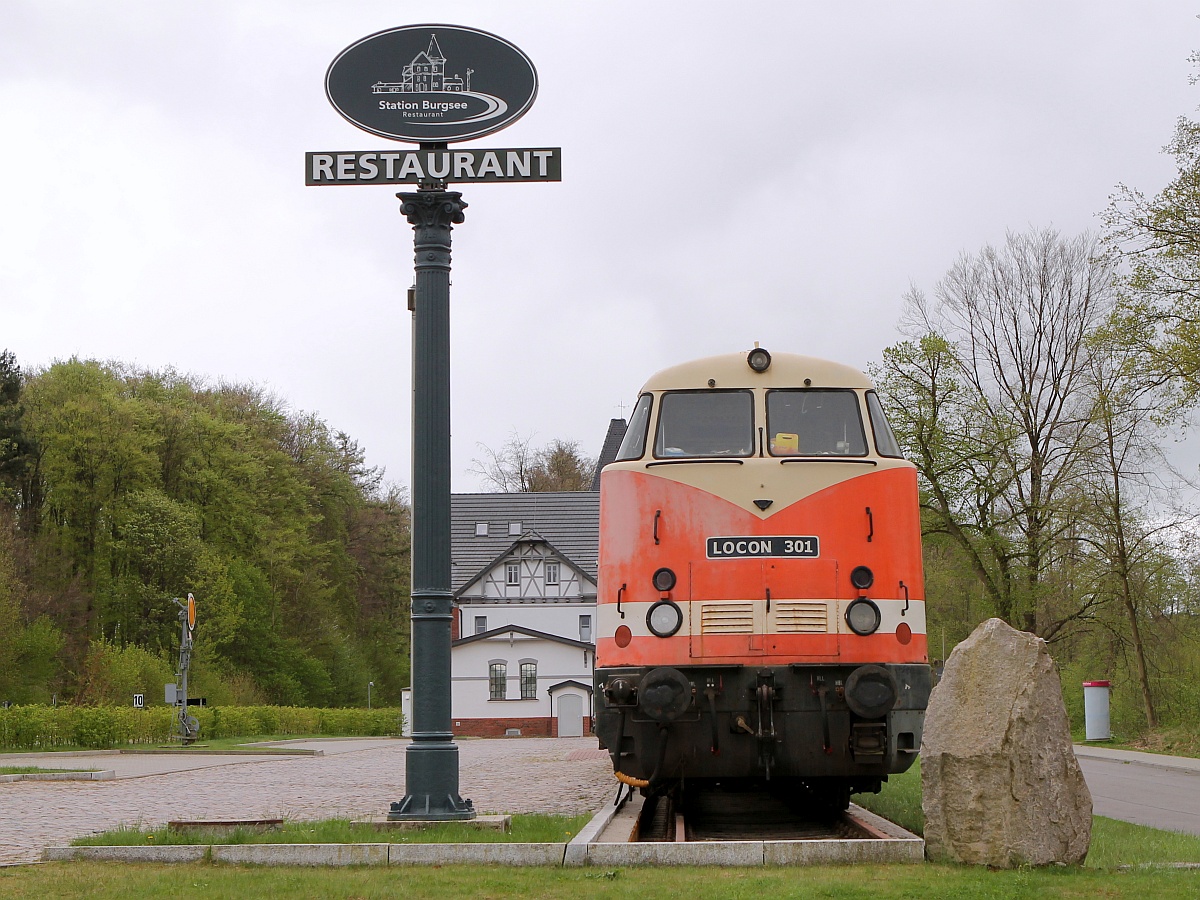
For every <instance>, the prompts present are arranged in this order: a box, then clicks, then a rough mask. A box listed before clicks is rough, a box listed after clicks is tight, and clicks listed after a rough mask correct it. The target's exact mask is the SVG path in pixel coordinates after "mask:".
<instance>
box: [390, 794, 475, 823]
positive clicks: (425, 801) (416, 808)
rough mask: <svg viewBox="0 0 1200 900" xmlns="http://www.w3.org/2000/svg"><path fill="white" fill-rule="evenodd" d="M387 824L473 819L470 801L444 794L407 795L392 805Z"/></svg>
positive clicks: (473, 810) (472, 807)
mask: <svg viewBox="0 0 1200 900" xmlns="http://www.w3.org/2000/svg"><path fill="white" fill-rule="evenodd" d="M387 818H388V821H389V822H461V821H465V820H467V819H474V818H475V807H474V806H472V805H471V801H470V800H464V799H463V798H462V797H458V796H454V795H451V794H445V795H442V796H434V795H432V794H409V795H408V796H406V797H405V798H404V799H403V800H400V801H398V802H396V803H393V804H392V808H391V810H390V811H389V812H388V814H387Z"/></svg>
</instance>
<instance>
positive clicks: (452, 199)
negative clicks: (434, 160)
mask: <svg viewBox="0 0 1200 900" xmlns="http://www.w3.org/2000/svg"><path fill="white" fill-rule="evenodd" d="M396 197H397V198H399V200H400V212H402V213H403V214H404V217H405V218H406V219H408V224H409V225H411V226H412V227H413V228H446V229H449V227H450V226H451V225H461V224H462V223H463V221H464V220H465V218H466V217H465V216H464V215H463V210H464V209H466V208H467V204H466V203H464V202H463V198H462V194H460V193H459V192H458V191H420V192H418V193H414V194H407V193H405V194H397V195H396Z"/></svg>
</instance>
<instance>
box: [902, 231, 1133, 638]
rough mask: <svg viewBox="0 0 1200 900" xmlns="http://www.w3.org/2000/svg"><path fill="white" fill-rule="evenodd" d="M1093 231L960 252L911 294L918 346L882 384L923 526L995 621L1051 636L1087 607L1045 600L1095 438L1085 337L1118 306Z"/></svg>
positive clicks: (1086, 602) (909, 346)
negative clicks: (951, 548) (951, 543)
mask: <svg viewBox="0 0 1200 900" xmlns="http://www.w3.org/2000/svg"><path fill="white" fill-rule="evenodd" d="M1111 284H1112V271H1111V267H1110V265H1109V264H1108V263H1107V262H1106V261H1105V260H1103V259H1102V258H1101V257H1100V255H1099V254H1098V253H1097V252H1096V244H1095V241H1094V239H1093V238H1092V237H1091V236H1090V235H1083V236H1080V237H1077V238H1074V239H1066V238H1063V237H1062V236H1060V235H1059V234H1058V233H1057V232H1056V231H1054V230H1052V229H1044V230H1038V231H1032V232H1030V233H1027V234H1014V233H1010V234H1009V235H1008V237H1007V240H1006V241H1005V243H1004V246H1003V247H1001V248H999V249H997V248H994V247H991V246H988V247H985V248H983V250H981V251H980V252H979V253H977V254H974V255H971V254H966V253H964V254H963V255H962V256H961V257H960V258H959V260H958V261H957V262H956V263H955V264H954V266H953V267H952V268H951V269H950V271H949V272H947V274H946V276H945V277H944V278H943V279H942V280H941V281H940V282H939V283H938V284H937V286H936V288H935V291H934V295H933V297H932V299H931V298H929V297H927V296H926V295H925V294H923V293H922V292H920V291H919V290H916V289H913V290H912V291H911V292H910V293H909V295H908V298H907V300H908V319H907V323H906V325H907V328H908V329H909V330H910V333H911V334H912V335H913V337H914V340H913V341H909V342H906V343H903V344H900V345H897V347H894V348H889V351H888V352H886V353H885V358H884V364H883V368H882V370H881V371H880V381H881V388H882V389H883V390H884V391H885V393H887V394H889V395H890V396H891V400H892V404H891V405H892V407H893V409H894V411H895V415H896V417H897V419H898V422H897V424H898V425H899V430H900V431H901V432H902V433H903V434H904V436H905V438H906V442H907V443H908V445H909V447H910V449H912V450H913V452H914V456H915V457H916V461H917V464H918V467H919V468H920V470H921V475H922V479H923V482H924V487H925V491H924V495H923V500H924V504H925V509H926V511H927V522H928V527H929V528H930V529H932V530H935V531H939V532H943V533H945V534H947V535H949V536H950V537H952V538H953V539H954V540H955V541H956V542H957V543H959V545H960V546H961V547H962V549H963V550H964V551H965V552H966V554H967V556H968V558H969V559H970V560H971V563H972V566H973V568H974V569H975V572H976V575H977V576H978V577H979V578H980V580H981V582H982V583H983V584H984V586H985V588H986V590H987V593H988V595H989V597H990V599H991V602H992V604H993V605H994V607H995V609H996V611H997V613H998V614H999V615H1000V616H1002V617H1003V618H1004V619H1006V620H1007V621H1009V622H1010V623H1012V624H1014V625H1017V626H1018V627H1022V628H1025V629H1026V630H1028V631H1033V632H1036V633H1038V634H1041V635H1042V636H1043V637H1047V638H1054V637H1056V636H1059V635H1060V634H1061V633H1062V632H1063V630H1064V629H1065V628H1068V627H1069V626H1070V625H1071V624H1072V623H1074V622H1077V621H1078V620H1080V619H1081V618H1085V617H1086V616H1087V615H1088V614H1089V612H1090V611H1091V609H1092V607H1093V605H1094V604H1095V603H1098V602H1099V600H1098V599H1095V598H1088V597H1086V596H1085V597H1082V598H1076V599H1079V600H1080V602H1078V603H1076V604H1075V605H1074V606H1072V607H1070V608H1067V609H1063V608H1055V607H1052V606H1051V605H1050V604H1048V603H1046V602H1045V601H1046V593H1047V591H1048V588H1049V586H1048V585H1047V581H1046V579H1047V575H1048V573H1050V572H1051V571H1052V570H1053V569H1054V568H1055V566H1056V563H1057V562H1058V556H1059V554H1060V553H1062V552H1063V549H1064V544H1063V538H1064V534H1065V531H1066V529H1067V527H1068V525H1067V522H1068V521H1069V517H1067V516H1062V515H1059V512H1060V511H1061V510H1062V509H1063V508H1064V507H1065V505H1067V504H1069V503H1070V502H1073V500H1074V497H1075V493H1076V492H1077V491H1078V490H1079V488H1080V485H1081V484H1082V480H1083V477H1084V474H1085V471H1086V466H1085V462H1086V460H1087V459H1088V454H1089V452H1090V451H1091V449H1092V447H1093V446H1094V444H1095V442H1096V440H1097V436H1096V435H1095V433H1094V431H1095V429H1094V428H1093V427H1092V421H1091V414H1092V410H1093V397H1092V391H1091V386H1090V384H1089V381H1088V371H1089V369H1088V366H1089V362H1090V358H1091V355H1092V354H1093V352H1094V350H1093V345H1092V343H1091V342H1090V341H1089V337H1090V336H1091V335H1092V334H1093V333H1094V332H1095V331H1096V330H1097V329H1098V328H1099V326H1100V325H1101V323H1102V322H1103V321H1104V320H1105V317H1106V316H1107V315H1108V313H1109V311H1110V310H1111V308H1112V306H1113V291H1112V287H1111Z"/></svg>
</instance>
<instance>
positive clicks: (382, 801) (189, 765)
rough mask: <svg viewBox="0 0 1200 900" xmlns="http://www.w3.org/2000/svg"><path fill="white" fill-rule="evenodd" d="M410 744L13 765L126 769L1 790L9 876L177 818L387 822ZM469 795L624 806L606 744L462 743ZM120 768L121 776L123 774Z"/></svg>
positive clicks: (548, 807)
mask: <svg viewBox="0 0 1200 900" xmlns="http://www.w3.org/2000/svg"><path fill="white" fill-rule="evenodd" d="M408 743H409V742H408V741H406V740H395V739H390V740H389V739H379V740H347V741H338V740H323V741H304V742H296V743H295V746H298V747H304V748H312V749H320V750H322V751H323V752H324V755H323V756H288V757H278V756H206V755H186V756H162V755H130V754H120V755H114V754H104V755H97V756H75V757H71V758H69V759H64V758H63V757H62V756H58V757H55V758H53V759H52V760H51V758H47V757H35V756H32V755H30V756H22V757H21V758H20V762H19V763H17V762H15V761H13V758H12V757H10V758H9V759H6V760H5V762H7V763H8V764H10V765H16V764H19V765H40V766H43V767H45V768H98V769H114V770H117V772H118V774H117V780H116V781H98V782H89V781H69V782H46V781H19V782H14V783H12V784H0V865H4V864H13V863H25V862H33V861H35V860H37V859H39V858H40V857H41V852H42V849H43V848H44V847H46V846H49V845H52V844H54V845H60V844H66V843H68V842H69V841H70V840H71V839H72V838H74V837H78V836H80V835H84V834H89V833H91V832H95V831H106V830H108V829H111V828H116V827H118V826H119V825H144V826H159V825H162V824H165V823H166V822H167V821H169V820H171V819H251V818H253V819H258V818H272V817H279V816H282V817H285V818H290V819H328V818H334V817H358V816H368V815H381V814H384V813H386V812H387V809H388V805H389V804H390V803H391V802H392V801H393V800H399V799H401V798H402V797H403V796H404V793H405V790H404V751H405V748H406V747H407V746H408ZM458 748H459V785H460V792H461V794H462V796H463V797H469V798H471V799H472V800H473V801H474V804H475V808H476V809H477V810H479V811H480V812H481V813H535V812H544V813H563V814H577V813H588V812H593V811H595V810H596V809H598V808H599V807H600V806H601V805H602V804H604V803H605V802H606V801H609V800H611V799H612V798H613V797H614V796H615V795H616V782H615V781H614V780H613V777H612V768H611V764H610V763H609V761H608V755H607V754H606V753H603V752H602V751H599V750H597V749H596V739H595V738H501V739H484V740H472V739H459V741H458ZM118 767H119V768H118Z"/></svg>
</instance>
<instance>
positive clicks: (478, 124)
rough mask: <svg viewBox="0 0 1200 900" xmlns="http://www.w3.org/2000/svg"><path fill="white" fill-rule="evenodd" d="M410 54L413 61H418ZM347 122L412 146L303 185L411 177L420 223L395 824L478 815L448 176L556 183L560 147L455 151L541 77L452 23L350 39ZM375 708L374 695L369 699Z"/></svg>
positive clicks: (308, 176) (334, 160) (334, 83)
mask: <svg viewBox="0 0 1200 900" xmlns="http://www.w3.org/2000/svg"><path fill="white" fill-rule="evenodd" d="M410 60H411V62H410ZM325 93H326V95H327V96H328V98H329V102H330V103H331V104H332V105H333V107H334V109H336V110H337V111H338V113H339V114H340V115H341V116H343V117H344V118H345V119H346V120H347V121H349V122H350V123H351V124H353V125H354V126H356V127H357V128H361V129H363V130H364V131H368V132H370V133H372V134H375V135H379V136H381V137H385V138H389V139H391V140H397V141H408V142H410V143H414V144H418V145H419V149H418V150H416V151H386V152H383V151H362V152H344V153H342V152H339V153H308V154H307V155H306V156H305V183H306V184H308V185H334V184H338V185H346V184H415V185H417V186H418V189H417V191H416V192H414V193H404V194H397V195H396V196H397V197H399V199H400V211H401V212H402V213H403V214H404V216H405V218H406V219H408V222H409V224H410V225H412V228H413V247H414V250H415V264H416V265H415V268H416V286H415V288H414V290H413V291H412V295H413V297H412V304H411V306H412V311H413V411H412V422H413V460H412V463H413V478H412V498H413V499H412V514H413V523H412V534H413V539H412V743H411V744H409V746H408V748H407V750H406V751H405V757H404V771H405V787H406V789H407V793H406V794H405V796H404V799H402V800H400V801H398V802H395V803H392V805H391V810H390V812H389V813H388V818H389V819H393V820H435V821H440V820H454V819H473V818H475V809H474V808H473V807H472V805H471V801H470V800H464V799H463V798H462V797H460V796H459V788H458V746H457V745H456V744H455V743H454V734H453V732H452V731H451V728H450V723H451V710H450V635H451V622H452V618H453V614H454V594H453V592H452V590H451V580H450V232H451V229H452V227H453V226H454V225H460V224H462V222H463V219H464V216H463V210H465V209H466V208H467V204H466V203H464V202H463V199H462V194H460V193H458V192H457V191H449V190H447V189H446V188H447V186H448V185H449V183H451V182H454V183H461V182H486V181H559V180H561V171H562V166H561V162H560V159H559V156H560V151H559V150H558V148H541V149H536V150H535V149H518V150H512V149H505V150H454V151H451V150H450V149H449V146H448V145H449V143H450V142H453V141H463V140H470V139H472V138H477V137H482V136H483V135H486V134H491V133H492V132H494V131H498V130H499V129H501V128H504V127H506V126H507V125H510V124H512V122H514V121H516V120H517V119H518V118H520V117H521V116H522V115H524V114H525V112H526V111H527V110H528V109H529V107H530V106H531V105H532V104H533V101H534V98H535V97H536V96H537V72H536V71H535V70H534V67H533V63H532V62H531V61H530V60H529V57H527V56H526V55H525V54H524V53H522V52H521V51H520V50H519V49H517V48H516V47H515V46H513V45H512V44H510V43H509V42H508V41H506V40H504V39H503V38H499V37H497V36H496V35H494V34H488V33H487V32H484V31H479V30H477V29H472V28H462V27H459V26H455V25H412V26H406V27H403V28H392V29H389V30H387V31H381V32H378V33H377V34H373V35H370V36H368V37H365V38H363V39H362V40H360V41H356V42H355V43H354V44H351V45H350V46H349V47H347V48H346V49H345V50H343V51H342V52H341V53H340V54H338V56H337V57H336V58H335V59H334V61H333V63H332V64H331V65H330V66H329V70H328V71H327V72H326V74H325ZM368 702H369V701H368Z"/></svg>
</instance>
